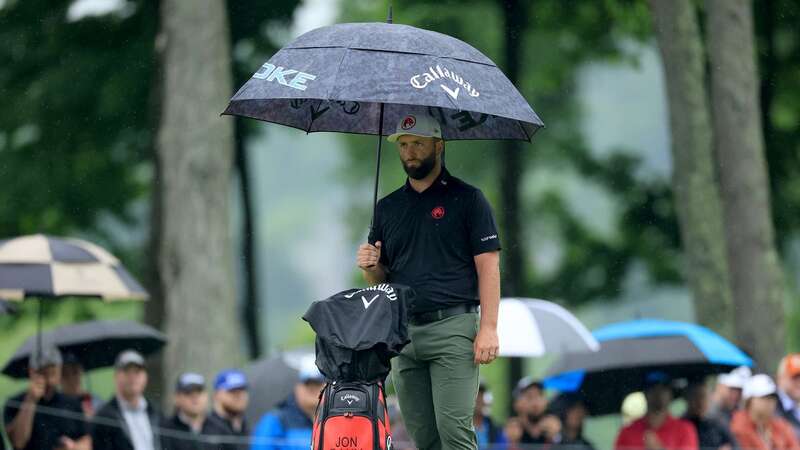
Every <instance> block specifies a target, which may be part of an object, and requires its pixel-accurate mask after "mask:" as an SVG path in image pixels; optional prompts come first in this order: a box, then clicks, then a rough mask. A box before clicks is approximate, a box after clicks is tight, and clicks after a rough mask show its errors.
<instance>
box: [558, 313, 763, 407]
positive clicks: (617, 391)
mask: <svg viewBox="0 0 800 450" xmlns="http://www.w3.org/2000/svg"><path fill="white" fill-rule="evenodd" d="M593 334H594V336H595V337H596V338H597V340H598V341H599V342H600V350H599V351H598V352H595V353H583V354H570V355H564V356H562V357H561V358H560V359H559V360H558V361H556V362H555V364H554V365H553V366H552V367H551V368H550V369H549V370H548V374H549V375H550V376H549V377H548V378H545V380H544V384H545V387H547V388H550V389H556V390H559V391H562V392H579V393H580V394H581V395H582V396H583V398H584V400H585V401H586V405H587V407H588V409H589V412H590V413H592V414H594V415H603V414H613V413H618V412H619V410H620V406H621V405H622V401H623V400H624V399H625V397H626V396H627V395H628V394H630V393H631V392H636V391H640V390H642V389H643V388H644V385H645V377H646V375H647V374H648V373H650V372H652V371H660V372H665V373H666V374H667V375H669V376H670V377H672V378H674V379H684V380H688V379H695V378H701V377H704V376H706V375H711V374H716V373H723V372H729V371H730V370H732V369H733V368H735V367H738V366H750V365H751V364H752V360H751V359H750V358H749V357H748V356H747V355H745V354H744V352H742V351H741V350H739V349H738V348H737V347H736V346H735V345H733V344H731V343H730V342H728V341H727V340H725V339H724V338H723V337H721V336H719V335H718V334H716V333H714V332H713V331H711V330H709V329H707V328H705V327H702V326H699V325H696V324H693V323H686V322H672V321H666V320H649V319H648V320H632V321H628V322H620V323H616V324H612V325H608V326H606V327H603V328H601V329H599V330H596V331H595V332H594V333H593Z"/></svg>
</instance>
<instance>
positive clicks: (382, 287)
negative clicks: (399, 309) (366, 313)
mask: <svg viewBox="0 0 800 450" xmlns="http://www.w3.org/2000/svg"><path fill="white" fill-rule="evenodd" d="M369 291H373V292H374V291H380V292H383V293H384V294H386V298H387V299H389V301H390V302H393V301H395V300H397V293H396V292H395V291H394V288H393V287H392V286H391V285H390V284H388V283H381V284H378V285H375V286H370V287H368V288H365V289H359V290H357V291H355V292H352V293H350V294H344V298H347V299H350V298H353V297H354V296H356V295H358V294H362V293H365V292H369ZM378 297H380V294H378V295H375V296H374V297H372V298H371V299H370V300H367V297H365V296H363V295H362V296H361V302H362V303H363V304H364V309H367V308H369V307H370V305H372V302H374V301H375V300H377V299H378Z"/></svg>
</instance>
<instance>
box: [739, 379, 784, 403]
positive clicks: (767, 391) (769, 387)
mask: <svg viewBox="0 0 800 450" xmlns="http://www.w3.org/2000/svg"><path fill="white" fill-rule="evenodd" d="M777 392H778V388H777V387H776V386H775V382H774V381H772V378H770V377H769V375H764V374H763V373H760V374H758V375H753V376H752V377H750V379H749V380H747V383H745V385H744V389H743V390H742V397H743V398H744V399H745V400H747V399H748V398H753V397H767V396H770V395H775V394H777Z"/></svg>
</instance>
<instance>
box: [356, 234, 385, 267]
mask: <svg viewBox="0 0 800 450" xmlns="http://www.w3.org/2000/svg"><path fill="white" fill-rule="evenodd" d="M380 260H381V241H378V242H376V243H375V245H372V244H370V243H366V244H361V245H360V246H359V247H358V252H357V253H356V263H357V264H358V267H359V268H360V269H361V270H365V271H367V272H374V271H375V270H376V269H379V267H378V262H379V261H380Z"/></svg>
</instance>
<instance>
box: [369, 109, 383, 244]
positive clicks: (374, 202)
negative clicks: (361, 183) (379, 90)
mask: <svg viewBox="0 0 800 450" xmlns="http://www.w3.org/2000/svg"><path fill="white" fill-rule="evenodd" d="M378 116H379V117H378V150H377V152H376V153H375V190H374V192H373V194H372V221H371V222H370V225H369V228H370V230H372V229H374V227H375V223H376V221H377V218H378V181H379V180H380V177H381V145H382V144H383V103H381V108H380V114H379V115H378Z"/></svg>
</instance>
